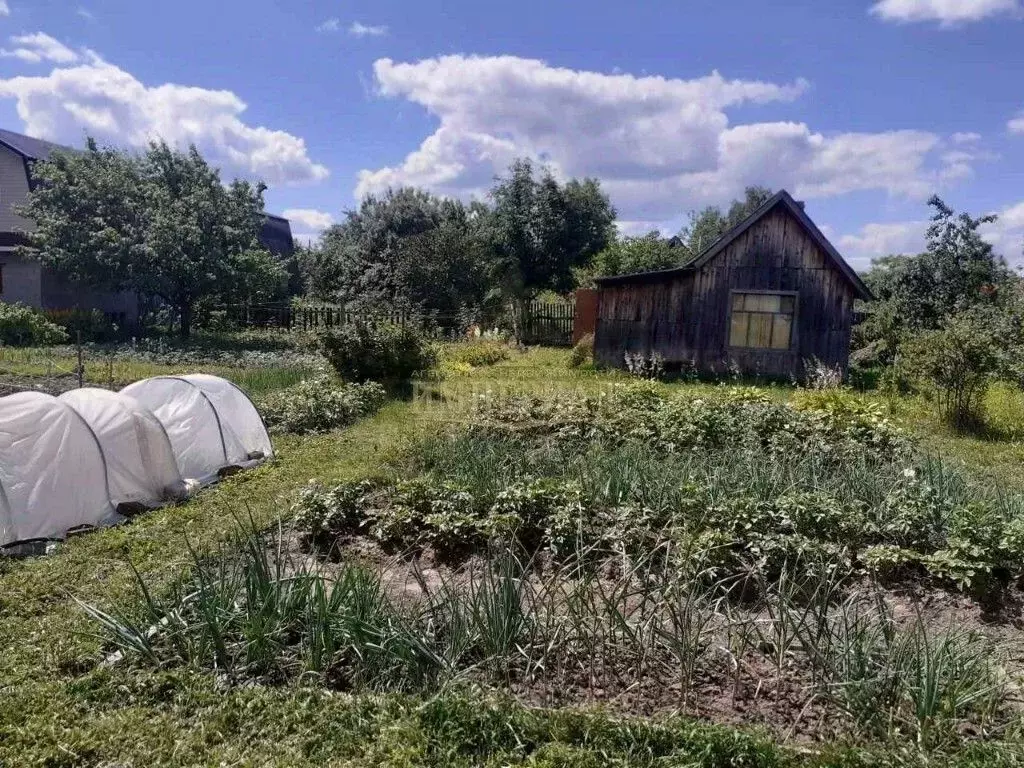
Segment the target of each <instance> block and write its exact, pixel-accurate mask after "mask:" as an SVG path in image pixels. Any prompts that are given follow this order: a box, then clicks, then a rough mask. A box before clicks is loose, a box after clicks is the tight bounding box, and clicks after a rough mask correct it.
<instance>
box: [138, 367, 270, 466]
mask: <svg viewBox="0 0 1024 768" xmlns="http://www.w3.org/2000/svg"><path fill="white" fill-rule="evenodd" d="M121 394H122V395H129V396H131V397H133V398H135V399H136V400H137V401H138V402H139V403H141V404H142V406H143V407H144V408H147V409H149V410H150V411H152V412H153V415H155V416H156V417H157V419H159V420H160V423H161V424H163V427H164V430H165V431H166V432H167V437H168V438H169V439H170V441H171V448H172V449H173V450H174V456H175V458H176V459H177V462H178V469H179V470H180V471H181V474H182V476H183V477H188V478H192V479H195V480H197V481H199V482H200V483H202V484H205V483H208V482H211V481H212V480H215V479H216V478H217V475H218V473H219V472H221V471H222V470H224V469H225V468H227V467H246V466H249V465H250V464H252V463H254V462H259V461H261V460H263V459H266V458H269V457H270V456H271V455H272V454H273V448H272V446H271V443H270V436H269V435H268V434H267V429H266V427H265V426H264V425H263V420H262V419H261V418H260V414H259V412H258V411H257V410H256V406H254V405H253V404H252V401H251V400H249V398H248V396H247V395H246V394H245V393H244V392H242V390H240V389H239V388H238V387H236V386H235V385H234V384H232V383H231V382H229V381H227V380H226V379H221V378H218V377H217V376H209V375H206V374H192V375H188V376H156V377H154V378H151V379H143V380H142V381H137V382H135V383H134V384H131V385H129V386H127V387H125V388H124V389H122V390H121Z"/></svg>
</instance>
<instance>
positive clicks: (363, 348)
mask: <svg viewBox="0 0 1024 768" xmlns="http://www.w3.org/2000/svg"><path fill="white" fill-rule="evenodd" d="M317 342H318V344H319V348H320V350H321V352H322V353H323V355H324V357H326V358H327V361H328V362H329V363H330V364H331V366H332V367H333V368H334V370H335V371H336V372H337V373H338V375H339V376H341V378H342V379H344V380H345V381H350V382H357V383H362V382H366V381H377V382H384V383H387V384H403V383H407V382H408V381H409V380H410V379H412V377H413V376H415V375H416V374H419V373H425V372H426V371H428V370H430V368H431V367H432V366H433V365H434V363H435V362H436V361H437V350H436V349H435V348H434V345H433V344H432V343H431V341H430V340H429V339H427V338H426V337H425V336H424V335H423V334H422V332H421V331H420V330H419V329H418V328H416V327H414V326H413V325H411V324H410V325H397V324H394V323H387V322H372V321H357V322H355V323H350V324H347V325H343V326H340V327H338V328H331V329H328V330H326V331H324V332H323V333H322V334H320V336H319V337H318V339H317Z"/></svg>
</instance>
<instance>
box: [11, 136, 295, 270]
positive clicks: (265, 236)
mask: <svg viewBox="0 0 1024 768" xmlns="http://www.w3.org/2000/svg"><path fill="white" fill-rule="evenodd" d="M0 145H3V146H6V147H9V148H10V149H13V150H14V151H15V152H17V153H18V154H19V155H21V156H22V157H23V158H25V159H26V160H42V161H46V160H48V159H49V158H50V155H51V154H52V153H53V152H54V151H56V150H58V149H63V150H66V151H72V152H75V151H77V150H74V149H72V148H71V147H65V146H63V145H61V144H54V143H53V142H52V141H43V140H42V139H34V138H32V137H31V136H26V135H25V134H23V133H15V132H14V131H7V130H4V129H3V128H0ZM264 216H265V217H266V218H265V219H264V220H263V224H262V226H261V227H260V242H261V243H262V244H263V246H264V247H265V248H266V249H267V250H268V251H270V252H271V253H273V254H275V255H278V256H282V255H284V256H290V255H291V254H292V253H294V251H295V244H294V243H293V241H292V228H291V224H289V222H288V219H286V218H284V217H283V216H276V215H274V214H272V213H264Z"/></svg>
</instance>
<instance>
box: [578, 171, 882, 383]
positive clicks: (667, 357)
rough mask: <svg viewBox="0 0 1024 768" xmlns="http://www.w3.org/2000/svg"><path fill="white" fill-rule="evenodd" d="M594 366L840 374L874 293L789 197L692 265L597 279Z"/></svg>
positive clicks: (779, 198)
mask: <svg viewBox="0 0 1024 768" xmlns="http://www.w3.org/2000/svg"><path fill="white" fill-rule="evenodd" d="M596 282H597V285H598V296H597V324H596V329H595V334H594V358H595V360H596V361H597V362H598V363H599V364H602V365H608V366H616V367H622V366H624V364H625V359H626V355H627V353H630V354H635V355H642V356H644V357H648V358H650V357H654V356H655V355H658V356H660V357H661V358H662V360H663V361H664V363H665V367H666V369H667V370H670V371H671V370H673V369H677V370H678V369H680V368H684V367H685V368H687V369H694V370H696V371H698V372H701V373H705V374H712V375H714V374H721V373H726V372H732V371H736V372H739V373H741V374H744V375H751V374H756V375H764V376H769V377H781V378H802V377H803V375H804V371H805V368H806V366H807V364H808V362H809V361H811V360H817V361H820V362H821V363H824V364H825V365H827V366H829V367H832V368H839V369H841V370H842V371H843V372H844V373H845V372H846V369H847V364H848V362H849V354H850V330H851V327H852V324H853V310H854V301H855V300H856V299H862V300H870V299H871V298H872V296H871V292H870V291H869V290H868V288H867V286H865V285H864V283H863V282H862V281H861V279H860V277H858V275H857V273H856V272H854V271H853V269H852V268H851V267H850V265H849V264H847V263H846V261H844V260H843V257H842V256H840V255H839V252H838V251H836V249H835V248H834V247H833V246H832V244H831V243H830V242H829V241H828V239H827V238H826V237H825V235H823V234H822V233H821V230H819V229H818V227H817V226H815V224H814V222H813V221H811V219H810V218H809V217H808V216H807V214H806V213H805V212H804V208H803V204H802V203H799V202H797V201H796V200H794V199H793V198H792V196H790V194H789V193H788V192H786V191H785V190H782V191H781V192H779V193H777V194H775V195H774V196H772V197H771V198H770V199H769V200H767V201H766V202H765V203H764V205H762V206H761V207H759V208H758V209H757V210H756V211H754V212H753V213H751V214H750V216H748V217H747V218H746V219H744V220H743V221H742V222H740V223H739V224H737V225H736V226H735V227H733V228H731V229H730V230H728V231H727V232H725V233H724V234H723V235H722V237H720V238H719V239H718V240H716V241H715V242H714V243H713V244H712V245H711V246H710V247H709V248H708V249H707V250H705V251H704V252H703V253H701V254H699V255H698V256H697V257H696V258H695V259H693V260H692V261H690V262H689V263H688V264H686V265H684V266H681V267H676V268H674V269H666V270H660V271H656V272H641V273H636V274H630V275H617V276H614V277H604V278H599V279H598V280H597V281H596Z"/></svg>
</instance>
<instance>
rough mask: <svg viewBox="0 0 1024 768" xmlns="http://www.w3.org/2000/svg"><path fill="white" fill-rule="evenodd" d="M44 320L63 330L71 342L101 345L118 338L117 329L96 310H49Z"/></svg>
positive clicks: (107, 318)
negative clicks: (79, 338)
mask: <svg viewBox="0 0 1024 768" xmlns="http://www.w3.org/2000/svg"><path fill="white" fill-rule="evenodd" d="M46 318H47V319H48V320H49V321H50V322H52V323H54V324H56V325H59V326H60V327H61V328H63V329H64V330H65V331H66V332H67V334H68V338H69V339H70V340H71V341H75V340H77V339H78V337H79V334H81V338H82V341H91V342H97V343H103V342H107V341H114V340H116V339H117V337H118V327H117V326H116V325H115V324H114V322H113V321H112V320H111V319H110V318H109V317H107V316H106V315H105V314H104V313H103V312H102V311H100V310H98V309H51V310H47V311H46Z"/></svg>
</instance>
